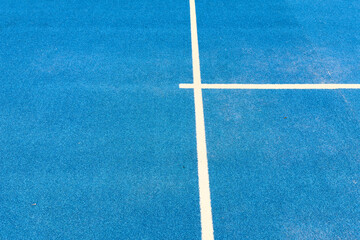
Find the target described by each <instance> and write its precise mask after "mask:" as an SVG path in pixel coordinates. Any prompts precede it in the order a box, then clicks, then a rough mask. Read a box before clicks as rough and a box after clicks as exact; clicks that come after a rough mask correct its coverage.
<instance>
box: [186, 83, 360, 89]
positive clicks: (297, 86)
mask: <svg viewBox="0 0 360 240" xmlns="http://www.w3.org/2000/svg"><path fill="white" fill-rule="evenodd" d="M179 87H180V88H191V89H360V84H206V83H203V84H201V83H200V84H196V83H195V84H191V83H183V84H180V85H179Z"/></svg>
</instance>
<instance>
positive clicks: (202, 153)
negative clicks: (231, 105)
mask: <svg viewBox="0 0 360 240" xmlns="http://www.w3.org/2000/svg"><path fill="white" fill-rule="evenodd" d="M189 1H190V21H191V46H192V61H193V78H194V80H193V81H194V84H195V85H194V86H201V75H200V59H199V44H198V36H197V23H196V10H195V0H189ZM194 101H195V121H196V144H197V155H198V178H199V197H200V217H201V238H202V240H213V239H214V230H213V222H212V212H211V198H210V184H209V170H208V159H207V150H206V135H205V120H204V107H203V98H202V89H201V87H194Z"/></svg>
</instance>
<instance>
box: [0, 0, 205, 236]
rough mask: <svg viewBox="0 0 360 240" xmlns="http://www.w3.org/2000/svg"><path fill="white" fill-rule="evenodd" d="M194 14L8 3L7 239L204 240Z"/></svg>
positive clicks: (0, 150)
mask: <svg viewBox="0 0 360 240" xmlns="http://www.w3.org/2000/svg"><path fill="white" fill-rule="evenodd" d="M188 12H189V10H188V4H187V3H186V2H183V3H180V2H177V1H170V2H169V1H168V2H166V3H164V2H163V1H151V2H144V1H131V2H129V1H116V0H114V1H105V2H99V1H72V0H71V1H25V2H24V1H1V4H0V19H1V20H0V39H1V45H0V72H1V74H0V82H1V89H0V106H1V107H0V173H1V174H0V206H1V208H0V219H1V220H0V238H1V239H111V240H113V239H199V238H200V219H199V206H198V205H199V204H198V187H197V186H198V183H197V177H196V176H197V165H196V146H195V145H194V144H193V143H194V142H195V126H194V115H193V114H191V113H193V112H194V109H193V98H192V95H191V94H188V93H187V92H184V91H180V90H179V89H178V83H179V82H186V81H191V78H192V70H191V43H190V34H189V32H190V30H189V29H190V24H189V21H188V20H189V17H188ZM180 116H181V117H180ZM34 203H36V206H33V205H32V204H34Z"/></svg>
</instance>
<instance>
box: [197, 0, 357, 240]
mask: <svg viewBox="0 0 360 240" xmlns="http://www.w3.org/2000/svg"><path fill="white" fill-rule="evenodd" d="M197 11H198V14H197V16H198V21H199V24H198V25H199V27H198V31H199V48H200V61H201V70H202V80H203V82H205V83H360V78H359V74H360V70H359V69H360V62H359V59H360V28H359V23H360V22H359V21H360V5H359V3H358V1H293V0H290V1H284V0H276V1H260V0H259V1H201V0H199V1H197ZM359 99H360V92H359V91H357V90H341V91H329V90H307V91H304V90H204V106H205V110H204V112H205V123H206V130H207V143H208V154H209V171H210V185H211V192H212V195H211V196H212V206H213V216H214V229H215V238H217V239H360V201H359V199H360V183H359V182H360V177H359V176H360V175H359V173H360V161H359V158H360V148H359V146H360V138H359V136H360V128H359V126H360V105H359V101H358V100H359Z"/></svg>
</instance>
